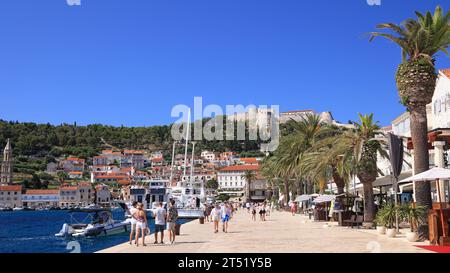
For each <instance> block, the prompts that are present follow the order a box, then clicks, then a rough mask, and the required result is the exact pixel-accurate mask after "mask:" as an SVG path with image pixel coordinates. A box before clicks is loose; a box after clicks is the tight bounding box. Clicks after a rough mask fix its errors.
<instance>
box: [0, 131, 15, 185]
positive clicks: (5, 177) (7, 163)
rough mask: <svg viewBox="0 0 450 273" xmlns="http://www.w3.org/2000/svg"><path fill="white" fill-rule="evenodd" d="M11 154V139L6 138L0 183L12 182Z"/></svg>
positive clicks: (8, 183) (7, 183)
mask: <svg viewBox="0 0 450 273" xmlns="http://www.w3.org/2000/svg"><path fill="white" fill-rule="evenodd" d="M12 178H13V156H12V147H11V140H10V139H9V138H8V141H7V142H6V146H5V149H4V151H3V162H2V169H1V176H0V184H2V185H10V184H12V182H13V179H12Z"/></svg>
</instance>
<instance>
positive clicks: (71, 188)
mask: <svg viewBox="0 0 450 273" xmlns="http://www.w3.org/2000/svg"><path fill="white" fill-rule="evenodd" d="M60 190H65V191H76V190H78V187H77V186H62V187H61V188H60Z"/></svg>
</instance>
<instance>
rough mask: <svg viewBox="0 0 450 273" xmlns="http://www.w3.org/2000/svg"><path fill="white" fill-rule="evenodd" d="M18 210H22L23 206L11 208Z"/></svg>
mask: <svg viewBox="0 0 450 273" xmlns="http://www.w3.org/2000/svg"><path fill="white" fill-rule="evenodd" d="M19 210H23V208H20V207H15V208H13V211H19Z"/></svg>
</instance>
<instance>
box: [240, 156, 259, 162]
mask: <svg viewBox="0 0 450 273" xmlns="http://www.w3.org/2000/svg"><path fill="white" fill-rule="evenodd" d="M239 161H242V162H244V163H246V164H254V163H258V160H257V159H256V158H255V157H249V158H240V159H239Z"/></svg>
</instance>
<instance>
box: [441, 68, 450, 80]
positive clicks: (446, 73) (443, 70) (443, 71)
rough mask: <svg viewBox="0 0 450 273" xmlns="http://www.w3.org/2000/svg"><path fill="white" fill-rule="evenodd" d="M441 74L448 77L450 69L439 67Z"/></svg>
mask: <svg viewBox="0 0 450 273" xmlns="http://www.w3.org/2000/svg"><path fill="white" fill-rule="evenodd" d="M440 71H441V72H442V74H444V75H445V76H446V77H447V78H449V79H450V69H441V70H440Z"/></svg>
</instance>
